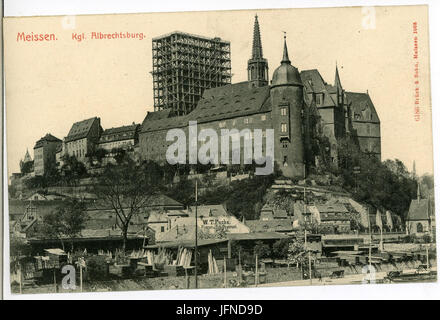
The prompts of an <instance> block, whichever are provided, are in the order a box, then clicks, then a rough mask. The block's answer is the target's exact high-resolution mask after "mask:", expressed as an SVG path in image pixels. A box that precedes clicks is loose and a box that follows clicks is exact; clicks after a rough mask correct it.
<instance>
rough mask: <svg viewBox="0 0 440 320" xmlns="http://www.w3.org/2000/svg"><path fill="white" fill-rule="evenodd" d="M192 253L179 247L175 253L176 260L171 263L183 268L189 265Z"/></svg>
mask: <svg viewBox="0 0 440 320" xmlns="http://www.w3.org/2000/svg"><path fill="white" fill-rule="evenodd" d="M191 258H192V251H191V250H188V249H187V248H182V247H179V250H178V251H177V259H176V260H174V261H173V265H177V266H183V267H185V268H187V267H189V266H190V265H191Z"/></svg>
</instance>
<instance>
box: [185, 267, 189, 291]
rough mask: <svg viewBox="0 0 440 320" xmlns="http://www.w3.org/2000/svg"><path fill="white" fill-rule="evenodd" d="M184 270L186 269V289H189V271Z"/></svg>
mask: <svg viewBox="0 0 440 320" xmlns="http://www.w3.org/2000/svg"><path fill="white" fill-rule="evenodd" d="M184 269H185V288H186V289H189V277H188V269H187V268H184Z"/></svg>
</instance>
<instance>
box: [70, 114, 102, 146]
mask: <svg viewBox="0 0 440 320" xmlns="http://www.w3.org/2000/svg"><path fill="white" fill-rule="evenodd" d="M95 121H99V118H98V117H93V118H90V119H86V120H82V121H78V122H75V123H74V124H73V125H72V128H70V131H69V133H68V134H67V137H66V142H69V141H74V140H78V139H83V138H86V137H87V135H88V134H89V132H90V129H91V128H92V126H93V123H94V122H95Z"/></svg>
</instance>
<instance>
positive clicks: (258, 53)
mask: <svg viewBox="0 0 440 320" xmlns="http://www.w3.org/2000/svg"><path fill="white" fill-rule="evenodd" d="M261 58H263V47H262V46H261V36H260V24H259V23H258V16H257V15H256V14H255V22H254V42H253V44H252V59H261Z"/></svg>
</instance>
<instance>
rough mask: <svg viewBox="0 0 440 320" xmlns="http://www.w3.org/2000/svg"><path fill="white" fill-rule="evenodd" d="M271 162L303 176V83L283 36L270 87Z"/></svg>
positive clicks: (297, 175)
mask: <svg viewBox="0 0 440 320" xmlns="http://www.w3.org/2000/svg"><path fill="white" fill-rule="evenodd" d="M270 96H271V102H272V119H273V121H274V123H275V127H274V137H275V138H274V139H275V141H274V152H275V161H276V162H277V163H278V164H279V167H280V169H281V170H282V172H283V174H284V175H285V176H286V177H290V178H304V177H305V164H304V142H303V131H304V129H303V105H304V102H303V101H304V100H303V84H302V81H301V78H300V74H299V72H298V69H297V68H295V67H294V66H292V64H291V62H290V59H289V54H288V50H287V42H286V35H284V49H283V58H282V60H281V64H280V66H279V67H278V68H277V69H276V70H275V71H274V73H273V76H272V82H271V86H270Z"/></svg>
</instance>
